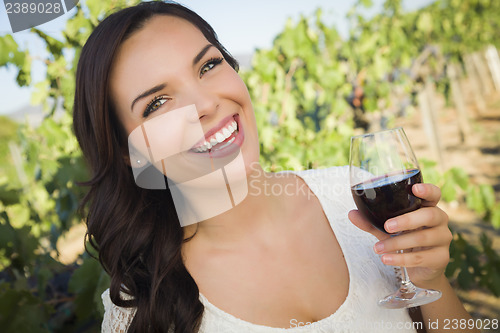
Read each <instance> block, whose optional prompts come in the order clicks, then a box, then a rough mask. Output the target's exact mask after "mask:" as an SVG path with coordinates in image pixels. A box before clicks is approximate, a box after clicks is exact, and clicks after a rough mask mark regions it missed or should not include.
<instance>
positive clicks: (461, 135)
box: [0, 0, 500, 333]
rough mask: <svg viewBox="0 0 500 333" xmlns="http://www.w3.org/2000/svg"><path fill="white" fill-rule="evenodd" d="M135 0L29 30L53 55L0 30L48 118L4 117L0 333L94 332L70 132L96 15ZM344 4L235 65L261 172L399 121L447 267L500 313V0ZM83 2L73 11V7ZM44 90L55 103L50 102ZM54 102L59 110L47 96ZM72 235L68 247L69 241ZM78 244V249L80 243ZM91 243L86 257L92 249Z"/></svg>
mask: <svg viewBox="0 0 500 333" xmlns="http://www.w3.org/2000/svg"><path fill="white" fill-rule="evenodd" d="M135 2H136V1H131V0H130V1H126V0H113V1H107V2H103V1H98V0H87V1H85V3H84V4H82V3H80V4H79V5H78V12H77V13H76V14H75V16H74V17H73V18H71V19H70V20H69V21H68V23H67V26H66V29H65V32H64V34H63V36H64V38H63V39H61V40H57V39H55V38H53V37H50V36H48V35H46V34H45V33H43V32H42V31H39V30H37V29H36V28H34V29H32V30H31V33H33V34H36V35H37V36H38V37H39V38H41V39H42V40H43V41H44V42H45V44H46V46H47V50H48V53H49V56H48V57H47V58H46V59H42V61H43V62H45V63H46V64H47V73H46V78H45V79H44V80H42V81H40V82H32V80H31V64H32V62H33V61H35V59H36V58H35V57H34V56H33V55H30V54H29V52H28V51H27V50H24V49H22V48H21V47H20V46H19V45H18V44H17V43H16V41H15V39H14V38H13V37H12V36H10V35H5V36H0V66H13V67H14V68H17V69H18V76H17V84H18V85H19V86H27V85H32V86H35V88H36V92H35V93H34V94H33V96H32V103H33V104H43V105H44V107H45V110H46V116H45V118H44V121H43V122H42V124H41V125H40V126H39V127H37V128H32V127H30V126H27V125H16V124H14V123H12V122H9V121H8V120H6V119H5V120H4V119H2V122H1V126H2V128H1V130H0V132H1V133H0V135H1V136H2V141H1V142H0V154H1V156H0V158H1V160H0V161H1V162H0V170H1V172H2V173H1V175H0V327H2V331H3V332H16V333H23V332H99V330H100V322H101V319H102V313H103V307H102V303H101V300H100V294H101V293H102V292H103V291H104V290H105V289H106V288H107V287H108V284H109V278H108V276H107V275H106V273H105V272H104V271H103V270H102V269H101V267H100V265H99V263H98V261H97V260H95V259H94V258H92V257H91V256H90V255H89V254H86V253H80V251H79V250H80V249H81V246H80V245H81V244H82V243H83V235H82V230H84V228H83V223H82V217H81V216H80V215H79V213H78V212H77V207H78V203H79V202H80V200H81V198H82V196H83V194H84V193H85V190H86V189H85V188H82V187H80V186H78V185H77V183H78V182H79V181H84V180H87V177H88V173H87V169H86V166H85V163H84V161H83V159H82V156H81V152H80V150H79V147H78V145H77V142H76V140H75V138H74V135H73V133H72V128H71V121H72V119H71V114H72V111H71V110H72V103H73V93H74V86H75V83H74V75H75V68H76V63H77V61H78V55H79V53H80V50H81V47H82V45H83V44H84V43H85V40H86V39H87V38H88V36H89V34H90V32H91V31H92V29H93V28H94V27H95V26H96V25H97V24H98V22H99V20H101V19H102V18H103V17H104V16H105V13H108V12H110V11H111V10H113V8H116V7H121V6H124V5H130V4H132V3H135ZM370 5H371V1H370V0H359V1H358V2H357V3H356V4H355V5H354V7H353V8H352V10H351V11H350V12H349V14H348V18H349V22H350V33H349V37H348V38H342V37H341V36H340V35H339V33H338V32H337V30H336V29H335V28H334V27H330V26H328V25H326V24H325V23H324V20H323V17H322V11H321V10H320V9H318V10H317V11H316V12H315V13H314V14H312V15H310V16H303V17H302V18H301V19H300V20H298V21H297V22H294V21H292V20H290V21H288V22H287V24H286V26H285V27H284V28H283V31H282V32H281V33H280V34H279V35H278V36H276V38H275V40H274V43H273V46H272V48H269V49H260V50H257V51H256V52H255V54H254V56H253V59H252V68H251V69H249V70H245V71H242V72H240V75H241V76H242V78H243V79H244V80H245V82H246V84H247V86H248V89H249V91H250V94H251V96H252V100H253V103H254V109H255V112H256V116H257V125H258V128H259V135H260V140H261V142H260V144H261V154H262V156H261V162H262V164H263V166H264V168H265V169H267V170H270V171H278V170H282V169H295V170H298V169H304V168H320V167H326V166H333V165H344V164H347V162H348V149H349V138H350V136H351V135H353V134H357V133H361V132H364V131H374V130H378V129H381V128H388V127H393V126H404V128H405V130H407V133H408V136H409V139H410V141H411V142H412V144H413V145H414V148H415V149H416V153H417V156H418V157H419V159H420V163H421V166H422V168H423V174H424V178H425V180H426V181H427V182H432V183H435V184H437V185H439V186H440V187H441V188H442V192H443V202H442V207H443V209H445V211H447V213H448V214H449V215H450V226H451V228H452V230H453V231H454V234H455V238H454V240H453V242H452V245H451V249H450V251H451V261H450V264H449V266H448V268H447V271H446V274H447V276H448V277H449V278H450V280H451V282H452V284H453V286H454V287H455V288H456V289H457V291H458V293H459V295H460V297H461V298H462V299H463V300H464V302H465V305H466V306H467V307H468V310H469V311H471V313H472V314H473V316H474V318H490V319H493V318H494V316H497V317H498V313H500V304H499V303H500V301H499V299H500V204H499V198H500V167H499V166H500V157H499V155H500V60H498V58H499V54H498V50H499V49H500V40H499V39H498V38H497V37H498V36H499V35H500V2H499V1H496V0H438V1H436V2H435V3H433V4H431V5H429V6H427V7H425V8H422V9H420V10H418V11H414V12H404V11H403V9H402V5H401V0H386V1H385V4H384V8H383V11H382V12H381V13H379V14H377V15H375V16H373V17H370V18H366V17H364V16H363V15H362V13H363V10H364V9H365V7H369V6H370ZM82 6H84V8H82ZM54 101H57V103H56V102H54ZM57 105H62V106H63V108H64V110H65V112H64V113H63V114H62V115H58V116H57V117H56V116H55V115H54V114H55V111H56V106H57ZM75 243H77V244H78V246H75V245H74V244H75ZM75 252H76V253H75ZM94 255H96V254H95V253H94Z"/></svg>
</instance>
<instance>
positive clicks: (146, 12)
mask: <svg viewBox="0 0 500 333" xmlns="http://www.w3.org/2000/svg"><path fill="white" fill-rule="evenodd" d="M156 15H171V16H176V17H179V18H183V19H185V20H187V21H189V22H191V23H192V24H194V25H195V26H196V27H197V28H198V29H199V30H200V31H201V32H202V33H203V35H204V36H205V38H206V39H207V40H208V41H209V42H210V43H212V44H213V45H214V46H215V47H217V48H218V49H219V50H220V51H221V53H222V54H223V56H224V58H225V60H226V61H227V62H228V63H229V64H230V65H231V66H232V67H233V68H234V69H235V70H236V71H237V70H238V63H237V61H236V60H235V59H234V58H233V57H232V56H231V55H230V54H229V53H228V52H227V51H226V49H225V48H224V47H223V46H222V45H221V44H220V42H219V41H218V39H217V35H216V33H215V32H214V30H213V29H212V27H211V26H210V25H209V24H208V23H207V22H206V21H205V20H203V19H202V18H201V17H200V16H199V15H197V14H196V13H194V12H193V11H191V10H190V9H188V8H186V7H184V6H182V5H180V4H178V3H175V2H144V3H140V4H139V5H137V6H134V7H129V8H125V9H122V10H120V11H118V12H116V13H114V14H112V15H110V16H108V17H107V18H106V19H104V20H103V21H102V22H101V23H100V24H99V26H97V28H96V29H95V30H94V32H93V33H92V34H91V35H90V37H89V39H88V40H87V42H86V44H85V46H84V47H83V49H82V52H81V55H80V59H79V62H78V68H77V73H76V90H75V102H74V115H73V126H74V131H75V135H76V137H77V139H78V142H79V144H80V147H81V149H82V151H83V154H84V156H85V158H86V160H87V162H88V164H89V167H90V170H91V179H90V180H89V181H88V182H86V183H84V184H85V185H87V186H89V187H90V189H89V191H88V193H87V195H86V196H85V198H84V200H83V202H82V206H81V207H82V209H84V210H85V214H86V216H87V218H86V223H87V235H86V237H87V239H88V240H89V243H90V244H91V245H92V246H93V247H94V248H96V249H97V250H98V253H99V261H100V262H101V264H102V266H103V267H104V269H105V270H106V271H107V272H108V273H109V275H110V277H111V285H110V297H111V300H112V302H113V303H114V304H116V305H118V306H121V307H135V308H136V313H135V316H134V319H133V321H132V323H131V324H130V326H129V329H128V332H168V331H169V330H171V329H174V330H175V332H183V333H184V332H186V333H187V332H189V333H191V332H197V331H198V330H199V327H200V323H201V318H202V315H203V310H204V307H203V305H202V303H201V302H200V300H199V290H198V287H197V285H196V283H195V281H194V280H193V278H192V277H191V275H190V274H189V272H188V271H187V269H186V267H185V265H184V262H183V260H182V256H181V246H182V244H183V242H184V241H186V240H185V239H184V233H183V230H182V227H181V226H180V223H179V220H178V217H177V214H176V211H175V208H174V204H173V200H172V196H171V194H170V191H169V190H146V189H142V188H139V187H138V186H137V185H136V184H135V181H134V178H133V174H132V169H131V167H130V166H129V165H128V163H126V158H124V156H128V150H127V149H128V148H127V139H126V133H125V132H124V130H123V127H122V125H121V124H120V122H119V121H118V118H117V115H116V112H115V109H114V105H113V103H112V101H111V98H110V96H109V95H110V93H109V83H110V70H111V66H112V64H113V61H114V59H115V57H116V54H117V51H118V49H119V48H120V46H121V44H122V43H123V42H124V41H125V40H127V38H129V37H130V36H131V35H132V34H134V33H135V32H137V31H138V30H140V29H141V28H142V27H144V25H145V24H146V23H147V22H148V20H149V19H151V18H152V17H153V16H156ZM123 293H126V294H128V295H130V296H132V298H131V299H129V298H130V297H126V298H123V297H122V296H123Z"/></svg>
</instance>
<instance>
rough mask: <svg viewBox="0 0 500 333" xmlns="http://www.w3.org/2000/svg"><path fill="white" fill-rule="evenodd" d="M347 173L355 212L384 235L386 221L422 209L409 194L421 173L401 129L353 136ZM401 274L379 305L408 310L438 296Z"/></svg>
mask: <svg viewBox="0 0 500 333" xmlns="http://www.w3.org/2000/svg"><path fill="white" fill-rule="evenodd" d="M349 173H350V182H351V191H352V195H353V198H354V202H355V203H356V206H357V207H358V210H359V211H360V212H361V214H363V215H364V216H365V217H366V218H367V219H368V220H369V221H370V222H371V224H372V225H373V226H375V227H376V228H377V229H379V230H381V231H383V232H385V233H386V234H389V233H388V232H387V231H386V230H385V229H384V223H385V221H387V220H388V219H390V218H393V217H396V216H398V215H401V214H405V213H408V212H411V211H414V210H416V209H418V208H420V206H421V200H420V198H418V197H416V196H414V195H413V194H412V192H411V187H412V185H413V184H415V183H421V182H422V174H421V172H420V168H419V166H418V162H417V159H416V158H415V154H414V153H413V150H412V148H411V146H410V143H409V142H408V139H407V137H406V134H405V132H404V130H403V128H401V127H398V128H395V129H392V130H386V131H381V132H377V133H369V134H364V135H358V136H353V137H352V138H351V152H350V163H349ZM391 236H395V235H394V234H391ZM402 252H403V251H402V250H400V251H398V253H402ZM401 275H402V276H401V285H400V287H399V290H397V291H396V292H394V293H393V294H390V295H388V296H386V297H385V298H383V299H381V300H379V302H378V304H379V305H380V306H382V307H385V308H391V309H398V308H410V307H415V306H419V305H423V304H427V303H430V302H433V301H435V300H437V299H439V298H440V297H441V292H440V291H438V290H432V289H422V288H419V287H417V286H415V285H414V284H413V283H412V282H411V281H410V278H409V276H408V272H407V271H406V268H405V267H401Z"/></svg>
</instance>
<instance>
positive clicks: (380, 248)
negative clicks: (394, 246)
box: [375, 242, 384, 253]
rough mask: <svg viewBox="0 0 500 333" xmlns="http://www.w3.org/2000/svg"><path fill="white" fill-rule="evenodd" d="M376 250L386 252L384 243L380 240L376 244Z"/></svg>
mask: <svg viewBox="0 0 500 333" xmlns="http://www.w3.org/2000/svg"><path fill="white" fill-rule="evenodd" d="M375 252H377V253H380V252H384V243H381V242H378V243H376V244H375Z"/></svg>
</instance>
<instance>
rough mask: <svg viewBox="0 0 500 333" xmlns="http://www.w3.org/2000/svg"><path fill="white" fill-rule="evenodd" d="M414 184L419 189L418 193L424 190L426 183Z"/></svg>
mask: <svg viewBox="0 0 500 333" xmlns="http://www.w3.org/2000/svg"><path fill="white" fill-rule="evenodd" d="M413 186H415V190H417V192H418V193H422V192H424V185H422V184H414V185H413Z"/></svg>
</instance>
